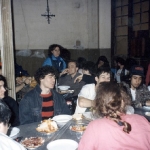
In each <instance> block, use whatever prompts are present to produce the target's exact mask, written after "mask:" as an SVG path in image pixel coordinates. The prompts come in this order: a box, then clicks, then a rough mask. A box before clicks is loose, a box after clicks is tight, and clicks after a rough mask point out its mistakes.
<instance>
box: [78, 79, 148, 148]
mask: <svg viewBox="0 0 150 150" xmlns="http://www.w3.org/2000/svg"><path fill="white" fill-rule="evenodd" d="M96 93H97V94H96V98H95V100H96V104H95V111H96V112H97V114H98V115H100V116H103V118H99V119H96V120H94V121H92V122H91V123H90V124H89V125H88V127H87V129H86V131H85V133H84V134H83V137H82V138H81V140H80V143H79V147H78V150H121V149H122V150H123V149H124V150H136V149H138V150H149V148H150V123H149V122H148V120H147V119H146V118H144V117H143V116H140V115H137V114H130V115H129V114H125V107H126V106H127V104H129V102H128V100H129V96H128V95H127V94H126V92H125V90H123V89H122V88H121V87H119V86H118V85H117V84H115V83H111V82H107V83H106V82H103V83H101V84H100V85H99V87H98V89H97V91H96Z"/></svg>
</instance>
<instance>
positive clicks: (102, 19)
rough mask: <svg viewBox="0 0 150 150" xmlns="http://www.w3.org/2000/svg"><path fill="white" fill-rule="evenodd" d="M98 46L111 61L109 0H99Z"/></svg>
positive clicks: (102, 53)
mask: <svg viewBox="0 0 150 150" xmlns="http://www.w3.org/2000/svg"><path fill="white" fill-rule="evenodd" d="M99 47H100V55H105V56H106V57H107V58H108V60H109V62H111V0H105V1H104V0H99Z"/></svg>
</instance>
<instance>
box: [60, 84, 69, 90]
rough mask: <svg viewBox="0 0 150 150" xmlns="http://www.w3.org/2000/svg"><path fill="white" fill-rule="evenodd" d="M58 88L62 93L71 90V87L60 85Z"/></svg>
mask: <svg viewBox="0 0 150 150" xmlns="http://www.w3.org/2000/svg"><path fill="white" fill-rule="evenodd" d="M58 88H59V89H60V90H61V91H66V90H68V89H69V88H70V86H68V85H60V86H58Z"/></svg>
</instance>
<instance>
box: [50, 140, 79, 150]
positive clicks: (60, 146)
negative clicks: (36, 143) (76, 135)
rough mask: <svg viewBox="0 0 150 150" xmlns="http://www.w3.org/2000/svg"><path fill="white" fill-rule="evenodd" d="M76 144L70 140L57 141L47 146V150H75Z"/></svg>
mask: <svg viewBox="0 0 150 150" xmlns="http://www.w3.org/2000/svg"><path fill="white" fill-rule="evenodd" d="M77 148H78V143H77V142H76V141H74V140H70V139H59V140H55V141H52V142H50V143H49V144H47V149H48V150H76V149H77Z"/></svg>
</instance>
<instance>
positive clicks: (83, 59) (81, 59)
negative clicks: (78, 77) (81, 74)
mask: <svg viewBox="0 0 150 150" xmlns="http://www.w3.org/2000/svg"><path fill="white" fill-rule="evenodd" d="M77 62H78V64H79V69H82V68H83V66H84V64H85V63H86V59H85V58H84V57H78V59H77Z"/></svg>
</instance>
